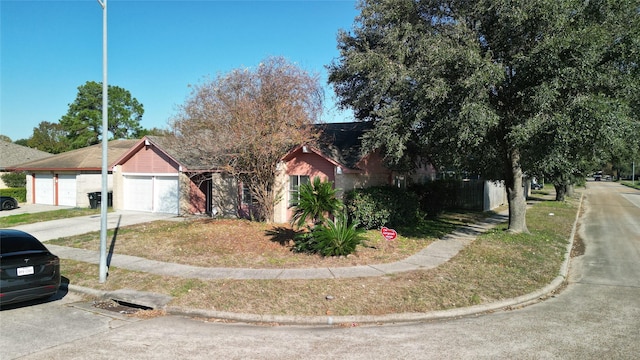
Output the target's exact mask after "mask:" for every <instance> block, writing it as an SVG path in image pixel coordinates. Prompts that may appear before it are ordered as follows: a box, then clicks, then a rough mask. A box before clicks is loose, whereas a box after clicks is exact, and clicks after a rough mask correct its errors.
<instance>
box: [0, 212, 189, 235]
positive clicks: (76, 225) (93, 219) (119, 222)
mask: <svg viewBox="0 0 640 360" xmlns="http://www.w3.org/2000/svg"><path fill="white" fill-rule="evenodd" d="M65 208H67V209H68V208H70V207H61V206H51V205H38V204H21V206H20V207H19V208H17V209H14V210H10V211H0V213H1V214H2V215H1V216H9V215H16V214H24V213H38V212H43V211H51V210H60V209H65ZM100 217H101V215H100V214H96V215H88V216H79V217H73V218H67V219H59V220H52V221H46V222H40V223H34V224H27V225H19V226H15V227H12V228H11V229H17V230H22V231H25V232H28V233H29V234H31V235H33V236H35V237H36V238H38V239H39V240H40V241H48V240H53V239H58V238H61V237H67V236H73V235H80V234H86V233H88V232H93V231H100ZM168 219H175V220H182V218H180V217H177V216H176V215H175V214H160V213H150V212H139V211H124V210H119V211H115V212H111V213H108V214H107V228H109V229H115V228H117V227H120V226H128V225H134V224H140V223H146V222H151V221H156V220H168Z"/></svg>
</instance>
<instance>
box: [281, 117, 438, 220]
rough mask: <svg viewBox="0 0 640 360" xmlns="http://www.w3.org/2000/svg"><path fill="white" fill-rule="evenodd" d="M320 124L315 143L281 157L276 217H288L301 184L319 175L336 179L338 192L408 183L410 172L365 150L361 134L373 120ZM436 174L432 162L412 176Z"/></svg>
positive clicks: (368, 128)
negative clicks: (392, 167)
mask: <svg viewBox="0 0 640 360" xmlns="http://www.w3.org/2000/svg"><path fill="white" fill-rule="evenodd" d="M317 127H318V130H319V131H320V133H321V135H320V138H319V139H318V141H317V142H316V143H314V144H302V145H300V146H298V147H296V148H294V149H293V150H291V151H290V152H289V153H288V154H286V155H284V156H283V157H282V163H281V166H279V168H280V169H281V171H280V173H279V174H277V183H278V184H280V186H281V189H282V190H283V193H284V196H283V199H284V201H281V202H280V203H278V204H277V205H276V209H275V221H277V222H278V221H279V222H286V221H289V219H290V218H291V216H292V211H291V206H292V205H294V204H295V202H296V200H297V198H296V196H297V190H298V187H299V185H300V184H301V183H304V182H308V181H309V180H310V179H312V178H314V177H316V176H318V177H320V178H321V179H322V180H324V181H330V182H333V183H334V187H335V188H336V189H337V190H338V195H339V196H340V195H341V194H343V193H344V192H345V191H349V190H352V189H356V188H365V187H371V186H380V185H397V186H404V184H405V183H406V179H407V174H405V173H398V172H394V171H392V170H390V169H388V168H387V167H385V166H384V162H383V158H382V156H381V154H380V153H379V152H378V151H374V152H364V151H363V148H362V136H363V135H364V134H365V132H366V131H368V130H370V129H371V128H372V124H370V123H364V122H352V123H327V124H320V125H317ZM435 174H436V172H435V169H434V168H433V167H432V166H425V167H423V168H421V169H420V170H419V171H418V173H417V174H414V175H413V176H416V175H419V176H421V177H422V178H424V177H428V178H430V179H435Z"/></svg>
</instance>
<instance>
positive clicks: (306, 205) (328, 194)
mask: <svg viewBox="0 0 640 360" xmlns="http://www.w3.org/2000/svg"><path fill="white" fill-rule="evenodd" d="M336 191H337V190H335V189H334V188H333V183H331V182H328V181H321V180H320V178H319V177H315V178H313V182H312V183H309V184H302V185H301V186H300V191H299V194H300V195H299V196H300V199H299V201H298V205H296V206H295V212H294V214H293V218H292V220H291V222H292V224H295V225H296V226H298V227H299V228H301V227H304V226H305V225H306V224H307V222H308V221H311V222H312V223H313V224H314V225H318V224H322V223H323V222H324V221H325V220H326V219H327V218H328V217H329V216H331V215H332V214H334V213H335V212H336V211H338V210H341V209H342V201H340V200H339V199H338V198H336Z"/></svg>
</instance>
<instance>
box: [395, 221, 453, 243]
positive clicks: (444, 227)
mask: <svg viewBox="0 0 640 360" xmlns="http://www.w3.org/2000/svg"><path fill="white" fill-rule="evenodd" d="M459 226H460V224H459V223H456V222H454V221H451V220H447V219H443V218H436V219H425V220H423V221H421V222H420V223H419V224H417V225H414V226H403V227H398V228H397V229H396V230H397V231H398V234H401V235H402V236H406V237H414V238H440V237H443V236H445V235H447V234H449V233H450V232H452V231H453V230H455V229H456V228H458V227H459Z"/></svg>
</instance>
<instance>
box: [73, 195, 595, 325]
mask: <svg viewBox="0 0 640 360" xmlns="http://www.w3.org/2000/svg"><path fill="white" fill-rule="evenodd" d="M583 198H584V195H583V194H581V195H580V202H579V205H578V210H577V212H576V218H575V220H574V223H573V227H572V229H571V234H570V238H569V243H568V244H567V248H566V254H565V259H564V261H563V263H562V265H561V266H560V271H559V274H558V276H557V277H556V278H555V279H554V280H553V281H551V283H549V285H547V286H545V287H543V288H542V289H540V290H538V291H534V292H532V293H529V294H525V295H522V296H519V297H516V298H512V299H506V300H503V301H498V302H493V303H490V304H482V305H477V306H470V307H464V308H457V309H449V310H441V311H431V312H427V313H398V314H388V315H352V316H330V315H325V316H294V315H270V314H265V315H260V314H245V313H232V312H224V311H214V310H202V309H188V308H182V307H167V306H166V304H167V303H168V302H169V300H170V299H168V298H167V296H166V295H161V294H155V295H157V297H156V298H154V294H152V293H142V292H136V291H133V290H123V291H114V292H105V291H99V290H95V289H90V288H86V287H82V286H77V285H71V284H69V285H67V287H68V289H69V291H74V292H77V293H80V294H84V295H89V296H93V297H96V298H100V299H107V298H110V299H115V300H121V301H126V302H129V303H135V304H140V305H144V306H148V307H152V308H158V309H163V310H165V311H166V312H167V313H168V314H171V315H179V316H189V317H202V318H214V319H221V320H228V321H236V322H243V323H278V324H283V325H307V326H320V325H329V326H333V325H344V324H352V325H365V324H392V323H410V322H425V321H434V320H444V319H452V318H461V317H469V316H477V315H481V314H484V313H491V312H496V311H506V310H511V309H514V308H518V307H523V306H528V305H531V304H534V303H537V302H539V301H542V300H544V299H546V298H548V297H549V296H551V295H552V294H553V293H554V292H555V291H556V290H557V289H558V288H560V287H561V286H562V285H563V284H564V282H565V280H566V278H567V275H568V272H569V265H570V261H571V249H572V248H573V243H574V238H575V234H576V230H577V225H578V220H579V219H580V212H581V209H582V204H583ZM125 297H126V298H125ZM142 299H144V302H145V303H144V304H142V303H140V301H139V300H142Z"/></svg>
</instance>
